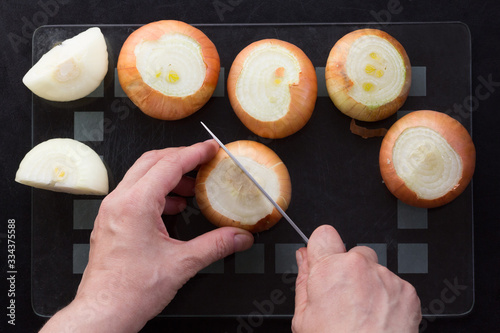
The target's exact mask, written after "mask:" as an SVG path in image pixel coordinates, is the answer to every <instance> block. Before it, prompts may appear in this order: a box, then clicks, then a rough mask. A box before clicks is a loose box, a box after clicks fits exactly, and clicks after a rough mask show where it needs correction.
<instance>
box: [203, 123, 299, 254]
mask: <svg viewBox="0 0 500 333" xmlns="http://www.w3.org/2000/svg"><path fill="white" fill-rule="evenodd" d="M201 124H202V125H203V127H205V129H206V130H207V132H208V133H209V134H210V135H211V136H212V138H214V140H215V141H216V142H217V143H218V144H219V146H220V147H221V148H222V149H224V151H225V152H226V153H227V154H228V155H229V157H231V159H232V160H233V162H234V163H235V164H236V165H237V166H238V167H239V168H240V169H241V171H243V173H244V174H245V175H246V176H247V177H248V178H249V179H250V180H251V181H252V183H254V184H255V186H257V188H258V189H259V190H260V191H261V192H262V194H264V196H265V197H266V198H267V200H269V201H270V202H271V203H272V204H273V206H274V207H275V208H276V209H277V210H278V212H279V213H280V214H281V216H283V217H284V218H285V220H287V221H288V223H290V225H291V226H292V228H294V229H295V231H297V233H298V234H299V235H300V237H302V239H303V240H304V242H305V243H306V245H307V243H308V242H309V239H308V238H307V237H306V235H304V233H303V232H302V230H300V229H299V227H297V225H296V224H295V223H294V222H293V221H292V219H291V218H290V217H289V216H288V215H287V214H286V213H285V211H284V210H283V209H281V207H280V206H279V205H278V204H277V203H276V201H274V199H273V198H271V196H270V195H269V194H268V193H267V192H266V190H264V188H262V186H260V184H259V183H258V182H257V181H256V180H255V178H253V176H252V175H251V174H250V173H249V172H248V171H247V169H245V167H244V166H243V165H241V163H240V162H239V161H238V159H237V158H236V157H235V156H234V155H233V154H232V153H231V152H230V151H229V149H227V148H226V146H224V144H223V143H222V142H221V141H220V140H219V138H217V137H216V136H215V134H214V133H212V131H211V130H209V129H208V127H207V126H206V125H205V124H204V123H203V122H201Z"/></svg>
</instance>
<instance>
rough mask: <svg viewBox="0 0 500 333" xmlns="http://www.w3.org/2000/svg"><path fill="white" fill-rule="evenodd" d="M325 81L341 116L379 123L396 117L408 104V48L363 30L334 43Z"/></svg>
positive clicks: (378, 31) (377, 32) (371, 30)
mask: <svg viewBox="0 0 500 333" xmlns="http://www.w3.org/2000/svg"><path fill="white" fill-rule="evenodd" d="M325 78H326V87H327V90H328V94H329V96H330V98H331V100H332V101H333V103H334V104H335V106H336V107H337V108H338V109H339V110H340V111H341V112H342V113H344V114H346V115H348V116H349V117H352V118H354V119H357V120H362V121H377V120H381V119H385V118H387V117H389V116H391V115H393V114H394V113H395V112H396V111H397V110H398V109H399V108H400V107H401V106H402V105H403V103H404V102H405V101H406V98H407V97H408V93H409V91H410V85H411V65H410V60H409V59H408V55H407V54H406V51H405V49H404V48H403V46H402V45H401V44H400V43H399V42H398V41H397V40H396V39H395V38H393V37H392V36H391V35H389V34H387V33H386V32H384V31H381V30H377V29H361V30H356V31H353V32H351V33H348V34H347V35H345V36H344V37H342V38H341V39H339V40H338V41H337V43H335V45H334V46H333V48H332V50H331V51H330V55H329V56H328V60H327V63H326V69H325Z"/></svg>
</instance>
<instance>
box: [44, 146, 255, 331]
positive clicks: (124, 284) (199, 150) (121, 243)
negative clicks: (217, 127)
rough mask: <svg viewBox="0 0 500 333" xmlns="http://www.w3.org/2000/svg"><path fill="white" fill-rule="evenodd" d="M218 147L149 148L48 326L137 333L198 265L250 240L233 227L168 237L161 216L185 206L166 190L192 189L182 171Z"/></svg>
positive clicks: (105, 208) (99, 223)
mask: <svg viewBox="0 0 500 333" xmlns="http://www.w3.org/2000/svg"><path fill="white" fill-rule="evenodd" d="M217 150H218V145H217V144H216V143H215V141H213V140H210V141H206V142H203V143H198V144H195V145H193V146H190V147H182V148H167V149H164V150H159V151H151V152H147V153H145V154H144V155H143V156H142V157H141V158H140V159H138V160H137V162H136V163H135V164H134V165H133V166H132V167H131V169H130V170H129V171H128V172H127V174H126V175H125V177H124V178H123V180H122V181H121V183H120V184H119V185H118V187H117V188H116V189H115V190H114V191H113V192H112V193H110V194H109V195H108V196H107V197H106V198H105V199H104V200H103V202H102V205H101V208H100V210H99V214H98V216H97V218H96V221H95V224H94V230H93V231H92V234H91V239H90V254H89V262H88V265H87V268H86V269H85V272H84V274H83V277H82V281H81V283H80V286H79V288H78V292H77V294H76V297H75V300H74V301H73V302H72V303H71V304H70V305H69V306H68V307H67V308H66V309H64V310H63V311H61V312H62V314H59V313H58V314H56V316H55V317H54V318H52V319H53V320H51V321H54V323H51V321H49V323H48V324H47V325H46V327H44V329H47V331H50V332H52V331H55V330H51V326H50V325H62V324H64V322H67V324H68V325H73V327H74V328H76V329H75V330H76V331H82V332H83V331H86V332H90V331H91V332H137V331H139V330H140V329H141V328H142V327H143V326H144V325H145V324H146V322H147V321H148V320H149V319H151V318H153V317H154V316H156V315H157V314H159V313H160V312H161V311H162V310H163V309H164V308H165V307H166V306H167V305H168V304H169V303H170V301H171V300H172V299H173V298H174V296H175V294H176V293H177V291H178V290H179V289H180V288H181V287H182V286H183V285H184V284H185V283H186V282H187V281H188V280H189V279H190V278H191V277H193V276H194V275H195V274H196V273H197V272H198V271H200V270H201V269H203V268H204V267H206V266H208V265H210V264H211V263H213V262H215V261H217V260H219V259H222V258H223V257H225V256H227V255H229V254H232V253H234V252H235V251H242V250H246V249H248V248H250V247H251V246H252V244H253V236H252V234H250V233H249V232H247V231H245V230H242V229H238V228H232V227H225V228H219V229H216V230H213V231H211V232H208V233H206V234H204V235H201V236H199V237H196V238H194V239H192V240H190V241H187V242H183V241H179V240H176V239H173V238H170V237H169V235H168V232H167V230H166V228H165V225H164V223H163V220H162V218H161V215H162V214H163V213H178V212H180V211H181V210H182V209H184V208H185V206H186V202H185V199H183V198H181V197H179V196H176V197H170V196H167V195H168V194H169V193H170V192H174V193H176V194H179V195H183V196H190V195H193V186H194V180H193V179H190V178H187V177H185V176H184V174H185V173H187V172H189V171H191V170H193V169H194V168H196V167H197V166H198V165H200V164H203V163H206V162H208V161H209V160H210V159H212V158H213V157H214V155H215V153H216V152H217ZM58 315H59V318H57V316H58ZM82 318H83V319H85V320H86V322H87V324H85V323H80V321H83V320H82ZM80 324H81V325H80ZM60 327H62V326H52V328H60Z"/></svg>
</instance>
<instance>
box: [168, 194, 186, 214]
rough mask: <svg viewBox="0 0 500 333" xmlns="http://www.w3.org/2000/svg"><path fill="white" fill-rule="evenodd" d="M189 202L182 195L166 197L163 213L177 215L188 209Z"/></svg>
mask: <svg viewBox="0 0 500 333" xmlns="http://www.w3.org/2000/svg"><path fill="white" fill-rule="evenodd" d="M186 206H187V203H186V199H185V198H182V197H170V196H167V197H166V198H165V207H164V208H163V214H166V215H175V214H179V213H180V212H182V211H183V210H184V209H186Z"/></svg>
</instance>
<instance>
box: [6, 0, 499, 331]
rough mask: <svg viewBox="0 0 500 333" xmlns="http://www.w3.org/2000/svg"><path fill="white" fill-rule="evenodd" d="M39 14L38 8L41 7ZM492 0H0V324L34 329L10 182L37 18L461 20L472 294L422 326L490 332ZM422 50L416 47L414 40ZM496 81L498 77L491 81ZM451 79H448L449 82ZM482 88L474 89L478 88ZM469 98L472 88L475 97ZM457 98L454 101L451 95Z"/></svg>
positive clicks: (495, 173)
mask: <svg viewBox="0 0 500 333" xmlns="http://www.w3.org/2000/svg"><path fill="white" fill-rule="evenodd" d="M41 13H42V14H41ZM499 14H500V2H498V1H495V0H490V1H480V2H479V1H476V2H473V1H453V2H451V1H446V2H437V1H424V0H400V1H395V0H371V1H368V0H365V1H355V0H342V1H332V0H330V1H298V0H289V1H284V0H283V1H249V0H208V1H201V0H198V1H161V2H159V1H151V0H143V1H116V2H111V1H104V0H89V1H77V0H41V1H21V0H17V1H14V0H12V1H10V0H9V1H6V0H2V2H1V3H0V36H1V37H0V43H1V44H0V59H1V62H0V94H1V95H0V96H1V98H0V126H2V131H0V144H1V154H0V175H1V177H2V183H1V185H2V186H1V189H0V191H1V192H0V193H1V197H0V198H1V201H0V215H1V216H0V218H1V219H0V247H1V250H0V258H1V259H0V263H1V264H0V271H1V273H0V309H3V310H1V311H0V331H1V332H4V331H12V332H31V331H36V330H37V329H38V328H39V327H41V325H42V324H43V322H44V321H45V319H43V318H39V317H37V316H36V315H35V314H34V313H33V311H32V308H31V299H30V280H29V277H30V265H31V263H30V260H31V259H30V258H31V242H30V240H31V224H30V189H29V188H28V187H25V186H21V185H18V184H17V183H15V182H14V181H13V179H14V175H15V171H16V170H17V167H18V165H19V161H20V160H21V159H22V157H23V156H24V154H25V153H26V152H27V151H28V150H29V149H30V148H31V92H30V91H29V90H28V89H27V88H25V87H24V85H23V84H22V82H21V79H22V77H23V75H24V74H25V73H26V72H27V71H28V69H29V68H30V67H31V59H32V52H31V37H32V34H33V31H34V29H35V28H36V27H38V26H40V25H44V24H144V23H149V22H152V21H156V20H160V19H177V20H182V21H185V22H187V23H191V24H196V23H215V24H217V23H298V22H304V23H307V22H379V23H385V22H432V21H461V22H464V23H465V24H467V25H468V27H469V28H470V31H471V36H472V37H471V38H472V96H473V97H474V96H476V95H475V88H477V87H479V86H480V85H481V84H483V82H482V79H486V80H488V79H489V81H492V82H494V83H495V84H493V85H492V87H490V91H489V92H490V94H489V95H488V96H487V97H482V98H478V99H475V100H476V101H477V102H478V103H477V104H473V105H472V108H473V117H472V122H473V126H472V127H473V139H474V142H475V144H476V149H477V168H476V172H475V175H474V183H473V191H474V223H475V229H474V232H475V235H474V237H475V278H476V284H475V288H476V293H475V294H476V301H475V306H474V308H473V310H472V312H471V313H470V314H469V315H467V316H465V317H461V318H450V319H435V320H434V319H433V320H432V321H430V320H428V321H427V322H426V329H425V332H490V331H497V330H498V327H499V326H500V325H499V324H500V321H499V319H498V317H499V314H500V283H499V282H500V279H499V278H498V275H499V273H500V265H499V264H500V260H499V259H498V258H499V255H500V242H499V238H500V237H499V235H500V232H499V231H500V223H499V222H500V221H499V218H498V216H497V213H496V211H497V209H498V207H500V190H499V185H500V175H499V174H500V163H499V161H500V157H499V153H500V151H499V150H500V149H499V148H498V145H499V143H500V138H499V137H498V134H499V133H500V130H499V126H500V110H498V101H499V98H500V45H499V42H500V23H499V20H498V15H499ZM421 47H422V48H423V49H424V48H425V47H426V46H425V45H422V46H421ZM496 82H498V84H496ZM450 84H451V85H453V82H450ZM484 91H485V90H484V89H483V90H481V93H484ZM477 97H478V96H477ZM457 102H458V103H462V102H463V101H457ZM8 219H15V220H16V235H17V238H16V261H17V266H18V274H17V280H16V326H15V328H14V329H12V327H10V325H9V327H7V328H5V327H6V326H7V325H6V322H7V319H8V318H7V317H6V316H5V314H6V310H5V308H6V306H7V303H6V302H5V300H6V296H7V295H6V293H7V290H8V288H7V285H6V280H5V274H4V272H5V271H6V268H5V264H6V263H5V259H6V258H7V253H6V248H7V246H6V242H5V238H6V233H7V220H8ZM238 324H239V323H238V322H237V321H236V320H235V319H234V318H208V319H206V318H205V319H197V318H188V319H186V318H184V319H175V318H169V319H155V320H153V321H151V322H150V323H148V325H147V326H146V327H145V328H144V331H145V332H156V331H160V330H161V331H182V332H191V331H197V332H199V331H202V332H236V330H237V327H238ZM4 328H5V329H4ZM254 331H255V332H288V331H290V320H289V319H276V318H272V319H266V320H265V321H264V324H263V325H262V326H260V327H259V328H258V329H255V330H254Z"/></svg>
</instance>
